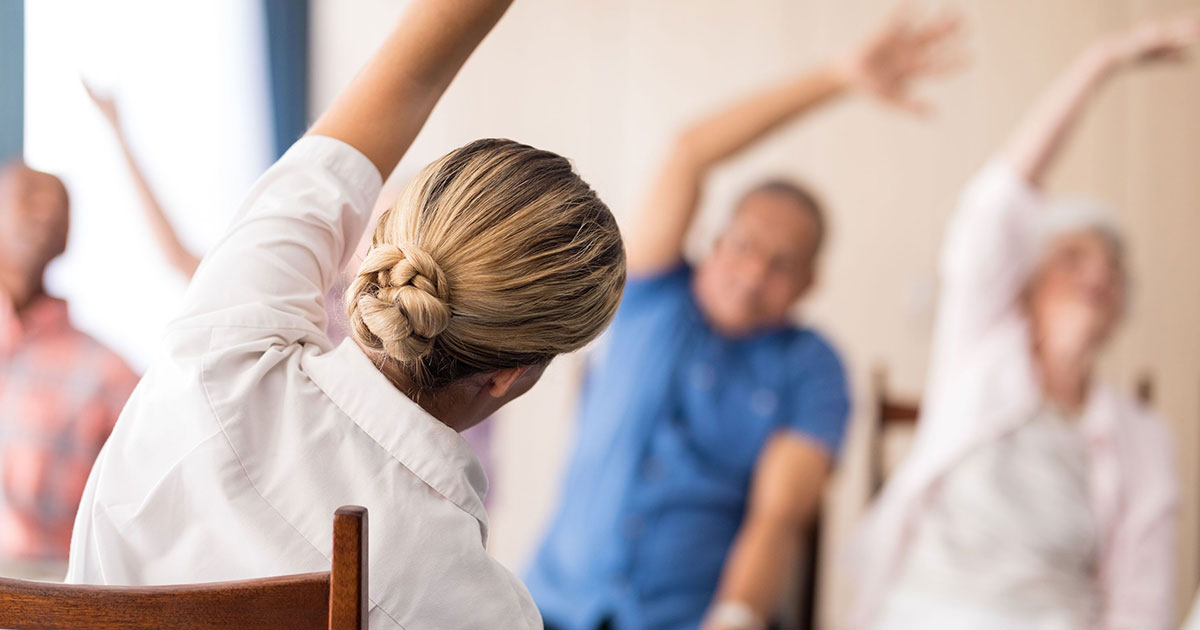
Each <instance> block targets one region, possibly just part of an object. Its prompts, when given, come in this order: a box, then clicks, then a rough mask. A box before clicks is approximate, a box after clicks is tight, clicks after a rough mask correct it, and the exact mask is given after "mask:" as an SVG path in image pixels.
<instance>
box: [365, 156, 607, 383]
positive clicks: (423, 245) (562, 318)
mask: <svg viewBox="0 0 1200 630" xmlns="http://www.w3.org/2000/svg"><path fill="white" fill-rule="evenodd" d="M371 243H372V245H371V250H370V252H369V253H368V254H367V257H366V260H364V261H363V264H362V267H361V268H360V271H359V274H358V277H357V278H355V280H354V282H352V283H351V285H350V287H349V288H348V290H347V291H346V310H347V313H348V314H349V319H350V324H351V327H352V334H353V336H354V339H355V341H357V342H358V344H359V345H360V346H362V347H363V348H365V349H366V350H367V351H368V354H369V356H370V357H371V359H372V360H374V361H376V362H378V363H380V365H381V367H382V365H383V363H384V362H388V361H390V362H393V363H398V364H399V365H398V366H390V367H393V368H394V367H399V368H401V371H402V373H403V374H404V375H405V376H407V377H408V380H409V381H410V382H411V384H412V387H413V389H414V392H415V393H417V394H425V393H428V392H434V391H438V390H440V389H442V388H444V387H447V386H449V385H450V384H452V383H455V382H457V381H460V380H461V379H463V378H466V377H468V376H471V375H474V374H481V373H488V372H493V371H496V370H503V369H509V368H516V367H522V366H534V365H545V364H546V363H547V362H549V361H550V360H551V359H552V358H553V357H555V356H556V355H559V354H562V353H564V352H571V351H572V350H576V349H578V348H580V347H581V346H583V345H584V344H586V343H587V342H588V341H590V340H592V339H594V338H595V337H596V335H598V334H600V331H601V330H603V329H604V327H605V326H606V325H607V324H608V322H609V320H610V319H612V316H613V313H614V312H616V310H617V304H618V303H619V302H620V299H621V291H622V287H623V286H624V283H625V252H624V248H623V247H622V245H621V233H620V231H619V230H618V229H617V222H616V220H615V219H614V218H613V216H612V213H611V212H609V211H608V207H607V206H605V205H604V203H603V202H601V201H600V199H599V198H598V197H597V196H596V193H595V191H594V190H592V188H591V187H590V186H588V185H587V183H586V182H584V181H583V180H582V179H580V177H579V175H578V174H577V173H575V172H574V170H573V169H572V168H571V163H570V162H568V161H567V160H566V159H565V158H563V157H562V156H559V155H555V154H553V153H550V152H548V151H541V150H538V149H535V148H533V147H530V146H527V145H523V144H519V143H516V142H513V141H511V140H497V139H491V140H479V141H476V142H472V143H471V144H468V145H466V146H464V147H462V148H459V149H456V150H454V151H451V152H450V153H449V154H447V155H445V156H444V157H442V158H441V159H439V160H437V161H435V162H433V163H432V164H430V165H428V166H426V167H425V168H424V169H422V170H421V172H419V173H418V174H417V175H416V176H415V177H414V178H413V179H412V180H411V181H410V182H409V183H408V185H407V186H405V188H404V191H403V192H402V193H401V194H400V196H399V198H397V199H396V202H395V203H394V204H393V205H392V206H391V207H390V208H388V209H387V210H385V211H384V212H383V213H382V214H381V215H380V217H379V223H378V225H377V226H376V227H375V232H374V234H373V236H372V239H371ZM451 298H453V301H451Z"/></svg>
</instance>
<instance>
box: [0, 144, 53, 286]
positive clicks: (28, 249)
mask: <svg viewBox="0 0 1200 630" xmlns="http://www.w3.org/2000/svg"><path fill="white" fill-rule="evenodd" d="M68 205H69V204H68V201H67V189H66V188H65V187H64V186H63V184H62V182H61V181H60V180H59V179H58V178H57V177H55V176H53V175H51V174H49V173H42V172H40V171H35V170H33V169H31V168H29V167H27V166H24V165H22V164H13V165H9V166H6V167H4V168H3V169H2V170H0V265H3V266H5V267H7V268H9V269H10V270H11V271H16V272H18V273H20V274H22V275H25V276H27V277H32V276H34V275H37V276H40V275H41V273H42V271H44V270H45V267H46V265H47V264H48V263H49V262H50V261H51V260H53V259H54V258H55V257H56V256H58V255H59V254H61V253H63V251H65V250H66V248H67V228H68V225H69V220H68Z"/></svg>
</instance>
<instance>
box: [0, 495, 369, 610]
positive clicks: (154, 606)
mask: <svg viewBox="0 0 1200 630" xmlns="http://www.w3.org/2000/svg"><path fill="white" fill-rule="evenodd" d="M366 627H367V510H366V508H363V507H359V506H345V507H341V508H338V510H337V512H335V513H334V516H333V561H332V564H331V567H330V570H329V571H321V572H319V573H304V574H298V575H286V576H281V577H268V578H261V579H255V580H242V581H237V582H215V583H208V584H184V585H177V586H89V585H77V584H56V583H50V582H30V581H25V580H14V579H7V578H0V628H12V629H14V630H75V629H84V628H87V629H89V630H116V629H118V628H120V629H121V630H158V629H160V628H175V629H178V630H225V629H228V628H238V629H240V630H284V629H287V630H326V629H328V630H365V629H366Z"/></svg>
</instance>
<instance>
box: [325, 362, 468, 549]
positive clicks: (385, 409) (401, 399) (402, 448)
mask: <svg viewBox="0 0 1200 630" xmlns="http://www.w3.org/2000/svg"><path fill="white" fill-rule="evenodd" d="M306 359H307V360H305V361H304V362H303V367H304V370H305V371H306V372H308V374H309V376H310V377H311V378H312V380H313V383H315V384H316V385H317V386H318V387H320V388H321V390H322V391H324V392H325V394H326V395H327V396H329V398H330V400H332V401H333V403H334V404H335V405H337V406H338V408H340V409H341V410H342V411H343V412H345V414H346V415H347V416H349V417H350V419H351V420H353V421H354V423H355V424H357V425H358V426H359V427H360V428H361V429H362V430H363V431H364V432H365V433H366V434H367V435H368V436H370V437H371V439H373V440H375V441H376V442H377V443H378V444H379V445H380V446H382V447H383V448H384V449H386V450H387V452H388V453H389V454H391V456H392V457H394V458H395V459H396V460H397V461H398V462H400V463H401V464H403V465H404V467H405V468H408V469H409V470H410V471H412V473H413V474H414V475H416V476H417V477H419V478H420V479H421V480H422V481H424V482H425V483H426V484H428V485H429V487H431V488H433V490H434V491H435V492H437V493H438V494H440V495H442V496H443V497H445V498H446V499H448V500H449V501H450V502H452V503H454V504H455V505H457V506H458V507H459V508H461V509H462V510H463V511H465V512H467V513H468V514H470V515H472V516H474V517H475V519H476V520H478V521H479V526H480V531H481V533H482V535H483V538H484V540H485V541H486V540H487V527H488V522H487V512H486V511H485V510H484V508H483V495H484V494H486V493H487V485H488V481H487V475H486V474H485V473H484V471H483V465H482V464H480V462H479V458H478V457H477V456H476V455H475V452H474V451H473V450H472V449H471V446H470V445H469V444H467V441H466V440H464V439H463V438H462V436H460V435H459V434H458V432H457V431H455V430H453V429H451V428H450V427H448V426H446V425H445V424H443V423H442V422H441V421H440V420H438V419H437V418H434V417H433V416H431V415H430V414H429V413H428V412H426V411H425V410H424V409H422V408H421V407H420V406H419V405H417V404H416V403H415V402H413V401H412V400H411V399H409V398H408V397H407V396H405V395H404V394H403V393H402V392H401V391H400V390H398V389H396V387H395V386H394V385H392V383H391V381H389V380H387V378H386V377H385V376H384V375H383V373H382V372H380V371H379V369H378V368H376V367H375V364H374V363H372V362H371V359H370V358H369V357H367V355H365V354H364V353H363V351H362V349H361V348H359V347H358V345H357V344H355V343H354V341H353V340H351V339H345V340H343V341H342V343H341V345H339V346H338V347H336V348H334V349H333V350H332V351H331V352H327V353H324V354H313V355H309V356H308V357H306Z"/></svg>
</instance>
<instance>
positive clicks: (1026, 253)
mask: <svg viewBox="0 0 1200 630" xmlns="http://www.w3.org/2000/svg"><path fill="white" fill-rule="evenodd" d="M1040 203H1041V196H1040V194H1039V193H1038V191H1037V190H1036V189H1034V188H1033V186H1032V185H1031V184H1029V182H1027V181H1026V180H1025V179H1024V178H1023V177H1021V175H1020V174H1019V173H1018V172H1017V171H1016V169H1014V168H1013V167H1012V165H1010V164H1008V163H1006V162H1004V161H1002V160H995V161H993V162H992V163H990V164H989V165H987V166H986V167H984V168H983V170H982V171H980V172H979V173H978V174H977V175H976V176H975V177H974V178H973V179H972V180H971V182H970V183H969V184H968V185H967V187H966V189H965V190H964V191H963V194H962V197H961V199H960V200H959V204H958V209H957V211H956V212H955V214H954V216H953V217H951V219H950V223H949V225H948V226H947V230H946V236H945V242H944V245H943V249H942V255H941V261H940V275H941V280H942V283H941V294H940V297H939V303H938V315H937V325H936V329H935V331H934V357H933V360H934V361H933V362H934V370H935V371H936V370H938V369H940V367H942V363H943V360H942V359H943V357H947V358H953V356H956V355H958V354H960V353H961V351H962V350H963V349H964V348H965V347H966V346H968V345H969V344H970V343H971V342H972V341H974V340H976V339H978V338H980V337H981V336H982V335H983V333H984V332H985V331H986V330H988V329H989V328H990V327H991V326H992V325H994V324H995V323H996V322H998V321H1000V319H1001V318H1002V317H1003V316H1004V315H1005V314H1006V313H1009V312H1010V311H1011V309H1013V308H1016V305H1017V298H1018V296H1019V295H1020V293H1021V290H1022V289H1023V287H1024V284H1025V281H1026V279H1027V277H1028V274H1029V262H1030V258H1031V256H1030V254H1031V252H1030V248H1031V246H1032V244H1033V234H1032V232H1033V219H1034V214H1035V213H1036V212H1037V209H1038V206H1039V205H1040Z"/></svg>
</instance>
